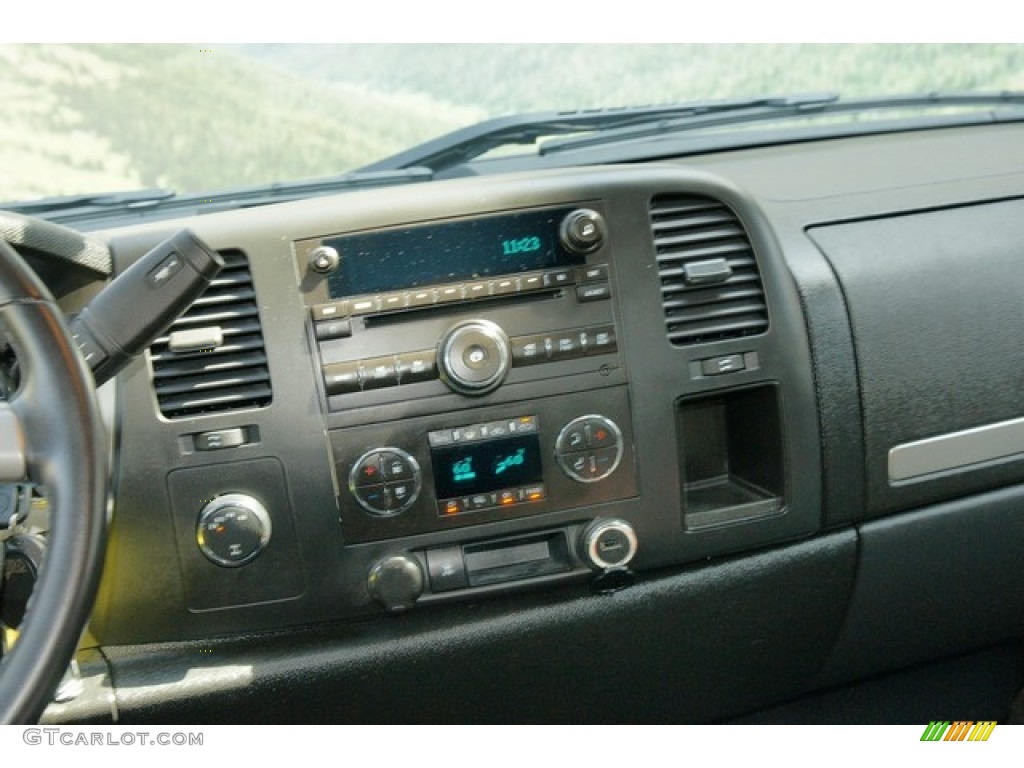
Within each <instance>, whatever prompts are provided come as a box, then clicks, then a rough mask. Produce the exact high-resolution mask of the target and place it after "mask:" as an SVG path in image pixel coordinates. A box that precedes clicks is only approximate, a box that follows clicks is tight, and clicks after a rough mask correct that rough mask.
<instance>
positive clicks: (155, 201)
mask: <svg viewBox="0 0 1024 768" xmlns="http://www.w3.org/2000/svg"><path fill="white" fill-rule="evenodd" d="M432 178H433V173H432V172H431V171H430V170H429V169H427V168H404V169H401V170H397V171H380V172H369V173H364V172H361V171H354V172H352V173H346V174H342V175H339V176H327V177H324V178H315V179H299V180H296V181H275V182H272V183H270V184H257V185H252V186H246V187H233V188H230V189H224V190H217V191H215V192H197V193H194V194H188V195H179V194H176V193H175V192H174V191H173V190H169V189H139V190H134V191H131V192H113V193H100V194H95V195H65V196H62V197H49V198H44V199H42V200H27V201H23V202H10V203H0V210H7V211H14V212H16V213H22V214H25V215H33V216H40V217H41V218H44V219H48V220H50V221H59V222H63V223H73V222H78V221H88V220H98V219H108V218H118V219H124V218H126V217H140V218H142V217H146V218H149V217H150V216H151V212H152V210H153V209H156V208H158V209H160V211H161V213H163V212H167V213H170V214H173V215H180V214H189V213H213V212H215V211H223V210H231V209H235V208H252V207H256V206H260V205H268V204H270V203H281V202H287V201H289V200H300V199H303V198H307V197H315V196H317V195H327V194H331V193H333V192H340V191H348V190H356V189H368V188H373V187H387V186H393V185H396V184H410V183H413V182H419V181H429V180H430V179H432ZM156 217H157V218H159V217H160V215H157V216H156Z"/></svg>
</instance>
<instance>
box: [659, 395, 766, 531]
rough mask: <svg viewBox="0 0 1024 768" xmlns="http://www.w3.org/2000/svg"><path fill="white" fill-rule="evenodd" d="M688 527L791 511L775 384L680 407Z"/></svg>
mask: <svg viewBox="0 0 1024 768" xmlns="http://www.w3.org/2000/svg"><path fill="white" fill-rule="evenodd" d="M676 418H677V425H676V426H677V434H678V437H679V452H680V456H681V459H682V460H681V461H680V472H681V477H680V484H681V486H682V488H683V523H684V525H685V527H686V528H687V530H694V529H701V528H708V527H712V526H718V525H725V524H730V523H739V522H742V521H747V520H753V519H757V518H762V517H767V516H770V515H776V514H779V513H781V512H782V511H783V510H784V508H785V464H786V463H785V456H784V453H783V440H782V422H781V418H780V408H779V393H778V389H777V388H776V387H774V386H771V385H766V386H759V387H754V388H750V389H740V390H734V391H729V392H723V393H717V394H715V395H713V396H703V397H700V398H695V399H684V400H680V401H679V402H678V403H677V409H676Z"/></svg>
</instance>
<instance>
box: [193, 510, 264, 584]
mask: <svg viewBox="0 0 1024 768" xmlns="http://www.w3.org/2000/svg"><path fill="white" fill-rule="evenodd" d="M196 542H197V543H198V544H199V549H200V550H201V551H202V553H203V554H204V555H206V558H207V559H208V560H209V561H210V562H212V563H216V564H217V565H222V566H224V567H225V568H237V567H238V566H240V565H245V564H246V563H249V562H252V561H253V560H254V559H256V557H257V556H258V555H259V554H260V552H262V551H263V550H264V549H266V548H267V544H268V543H269V542H270V515H269V514H268V513H267V509H266V507H264V506H263V505H262V504H261V503H260V502H258V501H257V500H256V499H254V498H253V497H252V496H248V495H246V494H244V493H227V494H224V495H223V496H218V497H217V498H215V499H213V500H212V501H210V502H209V503H207V504H206V506H204V507H203V508H202V510H201V511H200V512H199V522H198V523H197V525H196Z"/></svg>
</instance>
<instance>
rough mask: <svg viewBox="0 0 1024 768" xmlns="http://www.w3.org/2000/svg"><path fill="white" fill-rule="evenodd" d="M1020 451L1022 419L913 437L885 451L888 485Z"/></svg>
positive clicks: (1022, 447) (1023, 449) (1023, 433)
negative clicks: (912, 439)
mask: <svg viewBox="0 0 1024 768" xmlns="http://www.w3.org/2000/svg"><path fill="white" fill-rule="evenodd" d="M1016 454H1024V418H1018V419H1010V420H1009V421H1000V422H997V423H995V424H986V425H985V426H981V427H972V428H971V429H964V430H961V431H959V432H949V433H946V434H944V435H936V436H935V437H929V438H925V439H924V440H915V441H913V442H910V443H903V444H901V445H897V446H896V447H895V448H892V449H890V450H889V484H890V485H893V484H896V483H901V482H907V481H911V480H918V479H922V478H924V477H925V476H927V475H934V474H936V473H939V472H948V471H950V470H957V469H965V468H967V467H971V466H973V465H975V464H983V463H986V462H991V461H997V460H999V459H1006V458H1009V457H1011V456H1014V455H1016Z"/></svg>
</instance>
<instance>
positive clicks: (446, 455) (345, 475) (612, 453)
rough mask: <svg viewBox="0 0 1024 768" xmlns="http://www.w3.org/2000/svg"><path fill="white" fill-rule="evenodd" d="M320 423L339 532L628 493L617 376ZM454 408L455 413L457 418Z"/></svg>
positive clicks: (389, 529) (511, 514)
mask: <svg viewBox="0 0 1024 768" xmlns="http://www.w3.org/2000/svg"><path fill="white" fill-rule="evenodd" d="M529 407H530V411H528V412H525V413H524V412H523V410H522V408H523V404H522V403H509V404H504V405H496V406H491V407H488V408H482V409H479V410H477V409H474V411H473V414H474V416H475V417H476V418H475V419H474V420H473V421H462V420H455V419H453V418H452V414H435V415H431V416H423V417H419V418H414V419H406V420H403V421H400V422H395V423H392V424H374V425H370V426H366V427H353V428H349V429H339V430H332V431H331V432H330V433H329V434H330V440H331V448H332V451H333V460H334V465H335V471H336V473H337V476H338V478H339V480H340V481H341V482H339V486H340V487H341V488H342V491H341V495H340V498H339V506H340V508H341V510H342V528H343V534H344V537H345V539H346V541H349V542H362V541H374V540H384V539H395V538H401V537H405V536H410V535H415V534H420V533H428V532H431V531H441V530H447V529H451V528H459V527H463V526H468V525H476V524H481V523H487V522H493V521H499V520H509V519H515V518H520V517H526V516H533V515H541V514H545V513H552V512H561V511H565V510H571V509H577V508H581V507H587V506H590V505H593V504H598V503H604V502H608V501H614V500H617V499H625V498H630V497H632V496H635V495H636V492H637V484H636V467H635V458H634V449H633V435H632V427H631V419H630V408H629V398H628V392H627V389H626V387H625V386H621V385H620V386H610V387H607V388H605V389H598V390H591V391H587V392H576V393H572V394H567V395H555V396H551V397H546V398H541V399H539V400H536V401H533V402H531V403H529ZM465 413H466V412H460V413H459V414H455V418H456V419H457V418H458V416H459V415H460V414H463V415H464V414H465Z"/></svg>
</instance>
